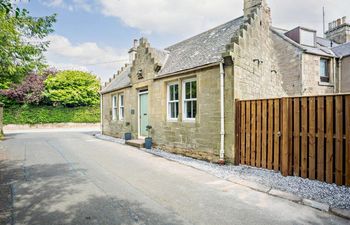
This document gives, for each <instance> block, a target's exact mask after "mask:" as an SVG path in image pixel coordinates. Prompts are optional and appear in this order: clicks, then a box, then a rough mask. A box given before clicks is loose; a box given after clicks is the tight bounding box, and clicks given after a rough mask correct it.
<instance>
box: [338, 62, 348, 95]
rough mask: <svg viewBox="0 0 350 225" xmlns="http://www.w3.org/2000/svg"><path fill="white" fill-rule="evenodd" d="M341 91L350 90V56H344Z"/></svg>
mask: <svg viewBox="0 0 350 225" xmlns="http://www.w3.org/2000/svg"><path fill="white" fill-rule="evenodd" d="M341 73H342V74H341V82H340V85H341V92H343V93H344V92H346V93H349V92H350V56H348V57H346V58H343V60H342V69H341Z"/></svg>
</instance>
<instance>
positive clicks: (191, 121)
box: [182, 119, 196, 123]
mask: <svg viewBox="0 0 350 225" xmlns="http://www.w3.org/2000/svg"><path fill="white" fill-rule="evenodd" d="M182 122H184V123H195V122H196V119H183V121H182Z"/></svg>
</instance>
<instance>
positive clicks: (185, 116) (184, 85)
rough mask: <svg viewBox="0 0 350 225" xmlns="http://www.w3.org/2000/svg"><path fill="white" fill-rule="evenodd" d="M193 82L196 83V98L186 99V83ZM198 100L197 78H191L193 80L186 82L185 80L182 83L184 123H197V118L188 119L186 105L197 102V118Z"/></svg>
mask: <svg viewBox="0 0 350 225" xmlns="http://www.w3.org/2000/svg"><path fill="white" fill-rule="evenodd" d="M193 81H196V88H197V90H196V95H197V96H196V98H190V99H186V83H189V82H193ZM197 98H198V81H197V78H191V79H186V80H183V81H182V119H183V121H185V122H195V121H196V117H194V118H188V117H187V113H186V107H187V105H186V103H187V102H189V101H195V102H196V109H197V112H196V116H197V114H198V107H197Z"/></svg>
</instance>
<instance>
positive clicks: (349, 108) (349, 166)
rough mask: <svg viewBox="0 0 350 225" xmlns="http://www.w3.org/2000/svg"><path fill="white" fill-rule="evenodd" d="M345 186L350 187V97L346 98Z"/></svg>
mask: <svg viewBox="0 0 350 225" xmlns="http://www.w3.org/2000/svg"><path fill="white" fill-rule="evenodd" d="M345 120H346V121H345V131H346V133H345V138H346V139H345V185H348V186H350V96H346V97H345Z"/></svg>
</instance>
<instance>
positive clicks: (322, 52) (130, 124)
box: [101, 0, 350, 162]
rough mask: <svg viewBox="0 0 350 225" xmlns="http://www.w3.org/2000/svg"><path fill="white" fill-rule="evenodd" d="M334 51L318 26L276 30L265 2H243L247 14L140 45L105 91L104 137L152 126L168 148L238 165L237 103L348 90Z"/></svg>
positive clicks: (142, 133) (137, 134) (136, 134)
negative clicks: (167, 42) (169, 41)
mask: <svg viewBox="0 0 350 225" xmlns="http://www.w3.org/2000/svg"><path fill="white" fill-rule="evenodd" d="M329 33H330V34H332V35H333V39H334V38H336V37H337V35H335V34H333V33H332V32H331V31H330V32H329ZM339 44H340V43H339ZM335 47H338V44H337V43H336V42H335V41H334V40H332V39H326V38H321V37H317V35H316V31H314V30H312V29H307V28H303V27H297V28H295V29H293V30H284V29H280V28H274V27H272V26H271V15H270V9H269V7H268V6H267V4H266V1H265V0H244V15H243V16H242V17H239V18H236V19H234V20H232V21H229V22H227V23H225V24H223V25H220V26H218V27H215V28H213V29H210V30H208V31H206V32H203V33H201V34H198V35H196V36H194V37H192V38H189V39H187V40H184V41H182V42H179V43H177V44H174V45H172V46H170V47H168V48H166V49H164V50H160V49H156V48H154V47H152V46H151V44H150V43H149V42H148V41H147V39H145V38H141V39H140V40H139V41H135V42H134V46H133V47H132V48H131V49H130V51H129V55H130V63H129V64H127V65H125V66H124V67H123V68H122V69H121V70H120V71H119V72H118V73H117V74H116V75H115V76H114V77H113V79H111V80H110V82H108V83H107V84H106V85H105V86H104V87H103V89H102V91H101V96H102V97H101V106H102V112H101V114H102V132H103V134H105V135H110V136H115V137H123V136H124V134H125V133H131V134H132V137H133V139H142V138H145V137H146V136H147V135H148V133H147V130H146V127H147V126H148V125H150V126H152V132H151V136H152V138H153V142H154V144H155V145H156V146H157V147H160V148H162V149H164V150H166V151H169V152H174V153H179V154H183V155H187V156H191V157H195V158H199V159H205V160H209V161H214V162H218V161H219V162H223V161H228V162H234V158H235V150H234V129H235V124H234V118H235V112H234V105H235V100H236V99H241V100H244V99H258V98H274V97H283V96H291V95H316V94H325V93H336V92H338V91H340V89H343V90H345V88H344V87H340V84H341V83H342V81H341V80H340V79H339V77H341V76H340V75H339V71H341V68H346V67H344V64H343V66H342V67H339V62H340V57H339V55H338V53H336V51H335V50H334V51H333V49H332V48H335ZM344 48H345V47H344ZM342 49H343V48H342ZM345 55H347V53H346V54H345ZM342 61H343V62H345V61H346V57H343V59H342ZM349 61H350V60H349ZM347 71H349V70H347ZM345 73H346V71H343V74H345ZM347 77H349V76H347Z"/></svg>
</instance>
